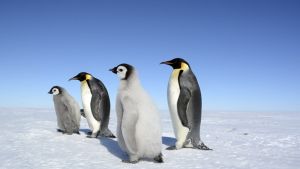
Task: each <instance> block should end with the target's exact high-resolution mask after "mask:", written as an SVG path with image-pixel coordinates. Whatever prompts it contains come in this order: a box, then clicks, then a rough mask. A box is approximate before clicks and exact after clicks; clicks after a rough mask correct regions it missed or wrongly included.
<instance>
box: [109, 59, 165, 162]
mask: <svg viewBox="0 0 300 169" xmlns="http://www.w3.org/2000/svg"><path fill="white" fill-rule="evenodd" d="M110 71H112V72H113V73H115V74H117V76H118V78H119V79H120V85H119V90H118V94H117V100H116V112H117V138H118V144H119V145H120V147H121V149H122V150H123V151H124V152H126V153H127V155H128V156H129V160H123V162H128V163H133V164H134V163H137V162H138V161H139V160H140V159H142V158H146V159H152V160H154V161H155V162H158V163H162V162H163V158H162V154H161V144H162V143H161V126H160V118H159V112H158V110H157V108H156V106H155V104H154V102H153V101H152V99H151V98H150V96H149V95H148V93H147V92H146V91H145V90H144V89H143V87H142V85H141V84H140V81H139V78H138V75H137V71H136V70H135V68H134V67H133V66H131V65H129V64H126V63H123V64H119V65H118V66H116V67H114V68H112V69H110Z"/></svg>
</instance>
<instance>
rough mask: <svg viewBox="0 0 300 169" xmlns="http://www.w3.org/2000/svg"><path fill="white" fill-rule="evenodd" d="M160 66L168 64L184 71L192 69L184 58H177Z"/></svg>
mask: <svg viewBox="0 0 300 169" xmlns="http://www.w3.org/2000/svg"><path fill="white" fill-rule="evenodd" d="M160 64H166V65H170V66H172V67H173V69H182V68H184V67H186V66H187V67H188V68H189V67H190V65H189V63H188V62H187V61H185V60H184V59H182V58H175V59H172V60H169V61H165V62H161V63H160Z"/></svg>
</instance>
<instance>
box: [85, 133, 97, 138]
mask: <svg viewBox="0 0 300 169" xmlns="http://www.w3.org/2000/svg"><path fill="white" fill-rule="evenodd" d="M86 137H87V138H97V137H98V133H92V134H91V135H88V136H86Z"/></svg>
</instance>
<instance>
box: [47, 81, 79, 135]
mask: <svg viewBox="0 0 300 169" xmlns="http://www.w3.org/2000/svg"><path fill="white" fill-rule="evenodd" d="M48 93H49V94H52V95H53V102H54V107H55V112H56V117H57V125H58V129H57V131H59V132H62V133H67V134H73V133H77V134H79V127H80V108H79V105H78V103H77V102H76V101H75V99H74V98H73V97H72V96H71V95H70V94H69V93H68V92H67V91H66V90H65V89H64V88H62V87H60V86H53V87H52V88H51V89H50V91H49V92H48Z"/></svg>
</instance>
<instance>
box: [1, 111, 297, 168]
mask: <svg viewBox="0 0 300 169" xmlns="http://www.w3.org/2000/svg"><path fill="white" fill-rule="evenodd" d="M162 112H163V113H162V115H161V119H162V120H161V121H162V123H163V131H164V132H163V138H162V142H163V155H164V160H165V162H164V163H163V164H157V163H153V162H151V161H140V162H139V163H138V164H126V163H122V162H121V159H124V158H126V154H124V153H123V152H122V151H121V149H120V148H119V146H118V144H117V141H116V139H108V138H98V139H90V138H86V132H87V131H88V126H87V123H86V121H85V119H84V118H83V119H82V122H81V130H80V133H81V134H80V135H77V134H74V135H63V134H61V133H58V132H56V117H55V113H54V110H52V109H21V108H18V109H16V108H15V109H12V108H2V109H1V110H0V127H1V129H2V131H1V137H0V145H1V148H0V150H1V151H0V169H19V168H20V169H21V168H22V169H24V168H31V169H44V168H45V169H49V168H59V169H67V168H72V169H81V168H86V169H89V168H103V169H105V168H116V169H118V168H120V169H121V168H122V169H123V168H137V169H143V168H144V169H150V168H160V169H164V168H166V169H167V168H172V169H177V168H178V169H179V168H180V169H182V168H185V169H190V168H199V169H235V168H236V169H256V168H257V169H262V168H272V169H298V168H299V167H300V160H299V159H300V151H299V150H300V112H299V113H261V112H259V113H258V112H257V113H253V112H251V113H250V112H249V113H245V112H240V113H239V112H234V113H232V112H203V120H202V124H201V137H202V140H203V141H204V143H205V144H206V145H208V146H209V147H210V148H212V149H213V151H202V150H196V149H181V150H175V151H168V150H165V148H166V147H168V146H171V145H173V144H174V143H175V139H174V135H173V131H172V126H171V120H170V118H169V115H168V112H166V111H162ZM110 128H111V129H113V130H114V131H113V132H114V133H115V129H116V117H115V112H112V113H111V120H110Z"/></svg>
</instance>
